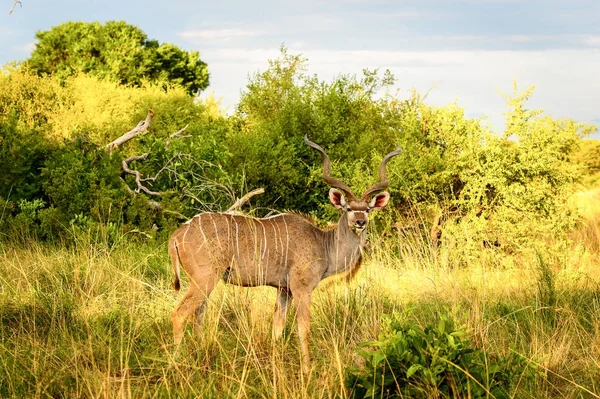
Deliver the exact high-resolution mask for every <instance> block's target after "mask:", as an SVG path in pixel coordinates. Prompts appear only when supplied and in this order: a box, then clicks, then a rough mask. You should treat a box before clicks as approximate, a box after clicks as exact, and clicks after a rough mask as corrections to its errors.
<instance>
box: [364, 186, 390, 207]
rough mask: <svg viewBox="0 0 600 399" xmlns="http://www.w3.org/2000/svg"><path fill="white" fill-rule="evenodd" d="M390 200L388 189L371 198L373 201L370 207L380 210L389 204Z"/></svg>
mask: <svg viewBox="0 0 600 399" xmlns="http://www.w3.org/2000/svg"><path fill="white" fill-rule="evenodd" d="M389 200H390V193H388V192H387V191H384V192H382V193H379V194H377V195H376V196H374V197H373V198H372V199H371V202H369V208H371V209H374V210H376V211H378V210H380V209H381V208H384V207H385V206H386V205H387V203H388V201H389Z"/></svg>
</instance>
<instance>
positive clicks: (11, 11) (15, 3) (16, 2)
mask: <svg viewBox="0 0 600 399" xmlns="http://www.w3.org/2000/svg"><path fill="white" fill-rule="evenodd" d="M17 4H18V5H20V6H21V7H23V3H21V2H20V1H19V0H15V2H14V3H13V5H12V7H11V8H10V11H9V12H8V13H9V14H12V13H13V11H14V10H15V7H16V6H17Z"/></svg>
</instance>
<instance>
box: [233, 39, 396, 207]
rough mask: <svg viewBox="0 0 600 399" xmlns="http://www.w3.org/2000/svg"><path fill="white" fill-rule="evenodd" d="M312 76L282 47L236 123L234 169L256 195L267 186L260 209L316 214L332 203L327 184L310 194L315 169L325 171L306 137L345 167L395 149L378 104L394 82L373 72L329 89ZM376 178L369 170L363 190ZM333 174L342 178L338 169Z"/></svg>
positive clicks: (252, 86)
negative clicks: (377, 98)
mask: <svg viewBox="0 0 600 399" xmlns="http://www.w3.org/2000/svg"><path fill="white" fill-rule="evenodd" d="M305 70H306V59H305V58H303V57H302V56H300V55H291V54H289V53H288V51H287V50H286V49H285V48H282V54H281V58H279V59H276V60H270V61H269V68H268V69H267V70H266V71H264V72H262V73H259V74H256V75H255V76H254V77H252V78H251V79H250V82H249V84H248V86H247V91H246V92H245V93H243V95H242V98H241V100H240V103H239V104H238V108H237V113H236V115H234V117H233V128H232V132H231V135H230V137H229V141H228V148H229V150H230V151H231V159H230V160H229V163H228V169H227V170H228V172H229V173H230V174H242V175H243V178H244V179H245V184H246V186H247V187H249V188H255V187H265V189H266V192H265V194H264V195H261V197H260V198H259V199H258V202H259V205H260V206H263V207H265V208H268V209H271V208H273V207H276V208H279V209H295V210H299V211H302V212H307V213H308V212H313V211H314V210H315V209H316V208H318V207H319V205H320V204H322V203H324V202H326V198H327V197H326V192H327V188H326V185H325V184H324V183H323V182H322V180H320V181H315V183H316V184H317V185H316V187H313V188H311V190H308V178H309V175H310V174H311V172H310V170H311V169H319V168H320V167H321V161H320V157H319V155H318V154H317V153H315V151H314V150H312V149H310V148H309V147H307V146H306V145H305V144H304V142H303V137H304V135H308V137H309V138H310V139H311V140H312V141H314V142H316V143H319V144H321V145H322V146H323V148H325V150H326V151H327V152H328V154H329V157H330V158H331V160H332V161H333V162H334V163H336V164H337V163H338V161H339V164H342V165H343V164H346V163H353V162H355V161H356V160H358V159H363V158H364V157H367V156H369V157H370V156H371V154H372V152H377V153H378V154H382V153H384V151H387V152H389V151H391V150H393V149H394V146H393V143H392V140H391V139H390V138H389V134H388V133H386V131H387V127H386V125H385V124H384V123H382V117H381V111H382V109H381V106H382V104H383V103H382V102H378V101H375V100H374V98H373V97H374V95H375V94H376V92H377V91H378V90H379V89H382V88H384V87H387V85H389V84H391V83H392V81H393V78H392V77H391V75H390V74H389V72H386V73H385V74H384V75H383V77H380V76H379V74H378V73H377V72H376V71H368V70H365V71H364V73H363V75H364V76H363V77H362V78H357V77H356V76H340V77H339V78H337V79H335V80H334V81H333V82H332V83H325V82H321V81H319V80H318V79H317V77H315V76H307V75H306V74H305V73H304V72H305ZM379 159H381V158H379ZM346 170H347V169H346ZM374 172H375V171H372V170H368V171H361V174H360V176H359V177H358V178H359V179H360V184H359V188H365V187H366V186H367V185H370V184H372V183H374V182H375V181H376V180H375V178H374V177H373V175H374ZM333 173H334V174H335V175H336V176H340V175H341V173H340V168H338V167H337V165H336V167H335V169H334V171H333ZM340 177H342V178H344V179H345V178H350V177H352V176H348V175H346V176H344V175H343V174H342V175H341V176H340Z"/></svg>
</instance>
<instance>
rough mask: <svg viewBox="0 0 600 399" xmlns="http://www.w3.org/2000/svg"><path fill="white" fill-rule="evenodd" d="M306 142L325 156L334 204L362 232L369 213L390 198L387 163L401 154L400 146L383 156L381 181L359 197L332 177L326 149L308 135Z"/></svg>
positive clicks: (326, 178)
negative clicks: (386, 172) (386, 171)
mask: <svg viewBox="0 0 600 399" xmlns="http://www.w3.org/2000/svg"><path fill="white" fill-rule="evenodd" d="M304 142H305V143H306V144H307V145H309V146H310V147H312V148H314V149H315V150H317V151H319V153H320V154H321V157H322V158H323V179H324V180H325V182H326V183H327V184H328V185H329V186H331V189H330V190H329V201H331V203H332V204H333V206H335V207H336V208H338V209H341V210H342V211H344V212H345V213H346V216H347V217H346V220H347V223H348V227H349V228H350V229H351V230H352V231H353V232H354V233H355V234H357V235H359V234H361V233H362V232H363V231H364V230H365V229H366V228H367V224H368V223H369V213H371V211H375V210H379V209H382V208H384V207H385V206H386V205H387V203H388V201H389V199H390V194H389V193H388V192H387V191H384V190H385V189H387V188H388V186H389V184H390V183H389V181H388V179H387V177H386V174H385V165H386V164H387V163H388V161H389V160H390V159H391V158H392V157H395V156H396V155H398V154H400V152H401V150H400V147H398V149H397V150H396V151H392V152H390V153H389V154H387V155H386V156H385V157H384V158H383V160H382V161H381V165H380V166H379V182H378V183H375V184H374V185H372V186H371V187H370V188H368V189H367V190H366V191H365V192H364V193H363V195H362V196H361V197H360V199H358V198H357V197H356V196H355V195H354V193H353V192H352V190H350V188H349V187H348V186H347V185H346V184H345V183H344V182H343V181H341V180H338V179H336V178H334V177H331V162H329V157H328V156H327V154H326V153H325V150H323V148H321V146H320V145H318V144H315V143H313V142H312V141H310V140H309V139H308V137H307V136H304ZM373 194H376V195H373Z"/></svg>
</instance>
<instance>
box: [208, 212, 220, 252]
mask: <svg viewBox="0 0 600 399" xmlns="http://www.w3.org/2000/svg"><path fill="white" fill-rule="evenodd" d="M210 220H211V221H212V222H213V226H214V227H215V236H217V241H218V242H219V249H221V251H223V245H221V238H220V237H219V230H218V229H217V224H216V223H215V218H214V217H213V215H211V217H210Z"/></svg>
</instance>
